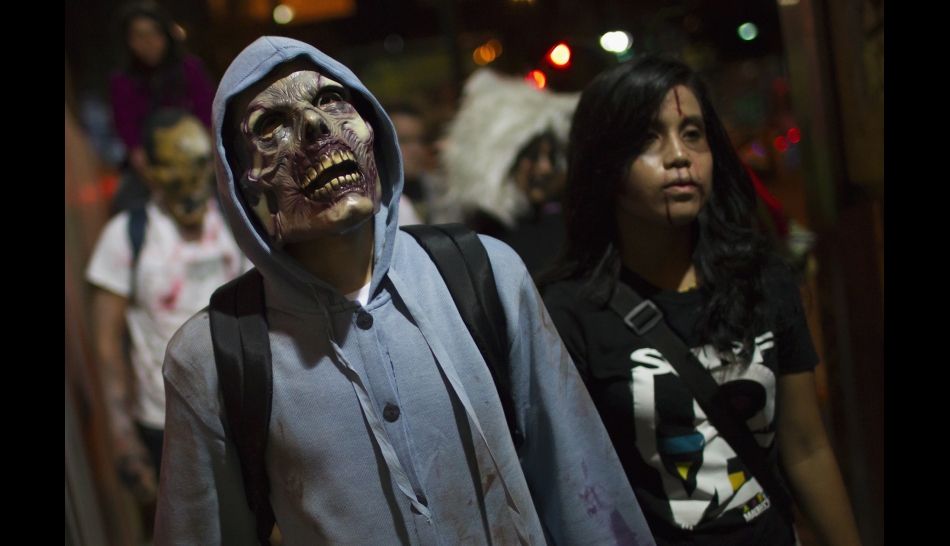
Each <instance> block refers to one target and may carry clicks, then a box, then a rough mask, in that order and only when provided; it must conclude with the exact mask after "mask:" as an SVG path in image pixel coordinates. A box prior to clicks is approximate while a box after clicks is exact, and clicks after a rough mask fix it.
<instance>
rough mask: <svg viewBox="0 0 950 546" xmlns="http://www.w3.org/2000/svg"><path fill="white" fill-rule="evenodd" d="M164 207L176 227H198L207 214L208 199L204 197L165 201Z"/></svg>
mask: <svg viewBox="0 0 950 546" xmlns="http://www.w3.org/2000/svg"><path fill="white" fill-rule="evenodd" d="M165 205H166V206H167V207H168V210H169V212H171V215H172V217H173V218H175V221H176V222H177V223H178V225H180V226H181V227H183V228H195V227H198V226H200V225H201V223H202V222H203V221H204V218H205V213H206V212H208V199H207V196H204V195H201V196H191V197H186V198H184V199H177V200H174V201H166V203H165Z"/></svg>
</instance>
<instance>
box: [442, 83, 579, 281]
mask: <svg viewBox="0 0 950 546" xmlns="http://www.w3.org/2000/svg"><path fill="white" fill-rule="evenodd" d="M577 96H578V95H577V94H573V93H572V94H556V93H551V92H549V91H544V90H539V89H535V88H533V87H531V86H529V85H528V84H527V83H525V82H524V80H522V79H521V78H511V77H507V76H502V75H499V74H497V73H495V72H494V71H492V70H489V69H481V70H479V71H477V72H475V73H474V74H473V75H472V76H471V77H470V78H469V79H468V81H467V82H466V84H465V88H464V89H463V96H462V105H461V107H460V108H459V112H458V114H457V115H456V117H455V118H454V119H453V120H452V122H451V124H450V126H449V129H448V133H447V136H446V139H445V146H444V152H443V156H442V162H443V165H444V168H445V176H446V179H447V182H448V186H449V200H450V201H452V202H454V203H456V205H457V206H459V207H460V208H461V210H462V213H463V214H464V217H465V224H466V225H467V226H469V227H470V228H472V229H473V230H475V231H477V232H479V233H482V234H484V235H490V236H492V237H495V238H498V239H501V240H502V241H504V242H505V243H507V244H508V245H509V246H511V247H512V248H513V249H514V250H515V251H516V252H517V253H518V255H519V256H521V259H522V260H523V261H524V263H525V265H526V266H527V268H528V271H529V272H531V274H532V275H535V274H537V273H538V272H539V271H540V270H541V269H542V268H543V267H545V266H547V265H550V262H551V261H552V260H553V259H554V258H555V257H556V255H557V254H558V253H559V252H560V250H561V248H562V246H563V243H564V228H563V220H562V217H561V205H560V199H561V193H562V190H563V186H564V169H565V158H564V143H565V141H566V139H567V132H568V127H569V125H570V117H571V114H572V113H573V111H574V106H575V105H576V104H577Z"/></svg>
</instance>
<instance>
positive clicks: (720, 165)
mask: <svg viewBox="0 0 950 546" xmlns="http://www.w3.org/2000/svg"><path fill="white" fill-rule="evenodd" d="M755 199H756V197H755V190H754V188H753V184H752V182H751V180H750V179H749V174H748V172H747V171H746V169H745V167H744V166H743V164H742V163H741V161H740V160H739V158H738V156H737V154H736V152H735V150H734V148H733V147H732V145H731V144H730V142H729V138H728V136H727V135H726V132H725V130H724V129H723V126H722V122H721V121H720V119H719V117H718V116H717V114H716V112H715V110H714V109H713V106H712V104H711V102H710V99H709V95H708V92H707V90H706V87H705V85H704V84H703V83H702V82H701V81H700V80H699V78H698V77H697V76H696V75H695V73H693V72H692V71H691V70H690V69H689V68H688V67H687V66H686V65H684V64H682V63H680V62H678V61H673V60H668V59H664V58H659V57H651V56H647V57H642V58H639V59H636V60H634V61H630V62H627V63H623V64H621V65H618V66H616V67H614V68H612V69H609V70H608V71H606V72H604V73H602V74H601V75H600V76H598V77H597V78H596V79H595V80H594V81H593V82H592V83H591V84H590V85H589V86H588V87H587V89H586V90H585V91H584V92H583V94H582V96H581V99H580V102H579V104H578V108H577V112H576V113H575V115H574V119H573V125H572V128H571V137H570V144H569V151H568V175H567V187H566V198H565V206H566V214H567V240H568V243H567V251H566V255H565V257H564V259H563V261H562V262H561V264H560V267H559V268H558V269H556V270H555V271H554V273H553V274H552V277H551V278H552V279H553V280H554V281H555V282H553V283H550V284H547V285H546V287H545V290H544V294H545V297H544V301H545V304H546V305H547V307H548V309H549V311H550V313H551V317H552V320H553V321H554V323H555V325H556V326H557V329H558V331H559V333H560V335H561V337H562V339H563V340H564V343H565V345H566V346H567V348H568V351H569V352H570V354H571V357H572V359H573V361H574V363H575V365H576V366H577V367H578V369H579V371H580V372H581V376H582V377H583V378H584V380H585V383H586V385H587V387H588V391H589V392H590V394H591V397H592V398H593V399H594V401H595V405H596V406H597V408H598V411H599V413H600V415H601V417H602V419H603V421H604V424H605V425H606V427H607V430H608V431H609V433H610V436H611V439H612V441H613V444H614V446H615V447H616V449H617V452H618V454H619V455H620V458H621V461H622V462H623V464H624V467H625V469H626V472H627V476H628V478H629V479H630V482H631V484H632V485H633V488H634V491H635V492H636V494H637V498H638V500H639V501H640V504H641V506H642V507H643V508H644V512H645V514H646V516H647V521H648V523H649V525H650V528H651V530H652V531H653V533H654V536H655V538H656V540H657V543H658V544H661V545H665V544H694V545H705V544H709V545H722V544H736V545H756V544H762V545H766V544H767V545H773V544H774V545H793V544H796V542H797V537H796V534H795V530H794V526H793V523H792V520H791V517H792V516H791V514H792V509H791V504H792V503H791V501H790V498H789V492H788V490H787V487H790V489H791V493H793V494H794V497H795V498H796V499H797V501H798V506H799V507H800V508H801V510H802V512H803V513H804V514H805V515H806V516H807V518H808V519H809V520H810V521H811V523H812V524H813V527H814V529H815V531H816V533H817V535H818V536H819V537H820V539H822V540H823V542H824V543H825V544H834V545H852V544H858V540H859V539H858V534H857V529H856V525H855V521H854V517H853V515H852V512H851V505H850V502H849V500H848V497H847V493H846V491H845V488H844V484H843V481H842V478H841V475H840V472H839V469H838V466H837V463H836V461H835V457H834V454H833V452H832V450H831V447H830V445H829V443H828V439H827V437H826V434H825V430H824V427H823V424H822V420H821V416H820V413H819V408H818V402H817V396H816V388H815V378H814V371H813V370H814V367H815V366H816V365H817V364H818V357H817V354H816V352H815V348H814V346H813V344H812V340H811V338H810V336H809V331H808V328H807V325H806V322H805V316H804V312H803V309H802V302H801V295H800V292H799V288H798V286H797V284H796V282H795V280H794V278H793V276H792V275H791V273H790V272H789V270H788V266H787V265H785V264H783V263H782V262H781V261H780V260H779V259H778V258H777V257H776V256H775V255H774V253H772V252H770V250H769V246H768V242H767V241H766V240H765V237H764V236H763V235H761V234H759V233H758V232H757V231H756V229H755V226H754V222H755V207H756V201H755ZM631 302H632V304H631ZM628 304H629V305H628ZM651 308H652V311H651ZM644 317H646V318H647V319H649V320H646V319H644ZM664 336H665V337H664ZM690 355H692V356H690ZM684 372H685V373H684ZM695 378H698V381H695V380H694V379H695ZM710 379H712V381H710ZM703 382H705V384H706V385H707V386H708V389H707V390H706V391H705V392H709V391H710V390H711V391H712V392H715V393H716V394H715V398H716V399H715V401H714V403H713V404H709V403H708V402H707V400H708V398H707V397H706V396H705V395H702V394H697V393H702V392H703V389H702V388H697V387H696V385H698V384H702V383H703ZM720 407H721V408H722V411H720V410H718V408H720ZM707 409H709V411H706V410H707ZM723 415H725V418H722V416H723ZM732 422H735V425H734V426H733V425H732V424H731V423H732ZM720 424H721V425H723V426H722V427H720ZM733 439H735V440H736V441H735V442H734V441H733ZM743 453H744V454H748V455H751V456H749V457H746V456H745V455H740V454H743ZM779 461H781V470H782V471H784V479H783V478H782V477H781V476H780V475H779V472H778V471H779V466H778V465H779ZM753 469H758V470H753ZM786 483H787V485H786Z"/></svg>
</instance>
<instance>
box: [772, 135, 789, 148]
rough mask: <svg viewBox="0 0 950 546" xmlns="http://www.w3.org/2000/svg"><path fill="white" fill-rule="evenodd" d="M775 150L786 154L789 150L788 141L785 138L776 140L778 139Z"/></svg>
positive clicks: (781, 137)
mask: <svg viewBox="0 0 950 546" xmlns="http://www.w3.org/2000/svg"><path fill="white" fill-rule="evenodd" d="M775 149H776V150H778V151H780V152H784V151H785V150H787V149H788V139H787V138H785V137H783V136H780V137H778V138H776V139H775Z"/></svg>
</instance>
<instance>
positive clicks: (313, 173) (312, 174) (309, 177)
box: [307, 167, 317, 182]
mask: <svg viewBox="0 0 950 546" xmlns="http://www.w3.org/2000/svg"><path fill="white" fill-rule="evenodd" d="M316 177H317V170H316V169H314V168H313V167H310V168H309V169H307V182H313V179H314V178H316Z"/></svg>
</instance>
